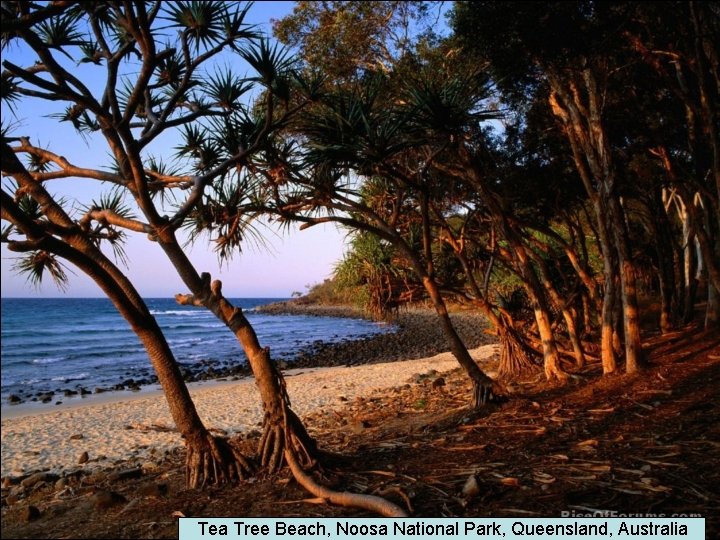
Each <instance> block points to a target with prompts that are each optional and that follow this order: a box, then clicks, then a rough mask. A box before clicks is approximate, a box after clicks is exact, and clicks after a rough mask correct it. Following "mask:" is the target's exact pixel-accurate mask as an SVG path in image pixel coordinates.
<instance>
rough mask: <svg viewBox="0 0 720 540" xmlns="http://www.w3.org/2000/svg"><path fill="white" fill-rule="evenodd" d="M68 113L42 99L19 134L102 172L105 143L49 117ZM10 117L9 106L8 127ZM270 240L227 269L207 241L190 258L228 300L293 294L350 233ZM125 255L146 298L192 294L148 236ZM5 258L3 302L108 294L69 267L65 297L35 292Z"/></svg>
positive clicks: (77, 192) (70, 194) (57, 186)
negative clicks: (89, 139)
mask: <svg viewBox="0 0 720 540" xmlns="http://www.w3.org/2000/svg"><path fill="white" fill-rule="evenodd" d="M293 5H294V3H293V2H257V3H256V4H255V5H254V6H253V8H252V10H251V12H250V22H253V23H255V24H258V25H260V26H261V27H262V28H263V29H264V30H265V31H266V32H267V33H270V20H271V19H279V18H282V17H283V16H285V15H286V14H288V13H290V12H291V11H292V7H293ZM3 56H4V57H5V58H8V59H10V60H11V61H13V62H15V63H18V64H21V65H23V64H27V61H25V62H23V54H22V51H21V50H19V49H18V48H17V47H16V48H13V49H10V50H9V51H5V52H4V53H3ZM84 69H88V70H89V69H91V67H90V66H79V67H77V69H76V74H78V75H80V76H82V73H83V70H84ZM63 108H64V106H62V107H52V106H51V105H47V104H43V103H39V102H37V101H33V103H32V105H31V106H30V105H29V104H28V105H24V104H21V105H20V106H19V108H18V110H17V112H16V117H15V120H14V123H16V124H17V128H16V129H14V130H13V131H14V132H15V133H17V134H23V135H27V136H29V137H30V138H31V139H32V140H33V142H40V143H42V144H43V145H46V146H49V147H50V148H51V149H52V150H54V151H56V152H58V153H60V154H62V155H65V156H66V157H67V158H68V159H70V160H71V161H75V162H76V163H77V164H85V165H88V164H89V165H92V166H99V165H100V163H101V161H102V160H103V159H104V156H105V155H107V150H106V148H105V147H104V146H103V145H101V144H98V145H95V144H93V143H84V142H83V141H82V139H80V138H79V137H78V136H77V135H76V134H75V132H74V131H73V130H72V129H71V128H69V127H68V126H65V125H58V123H57V122H56V121H54V120H52V119H49V118H47V116H46V115H47V114H50V113H53V112H58V111H59V110H62V109H63ZM7 112H8V111H6V110H5V108H3V115H4V117H5V118H6V121H7ZM163 144H164V145H165V147H166V148H168V149H170V148H172V146H174V144H175V142H174V141H170V140H167V141H163ZM94 184H95V183H94V182H91V181H86V180H77V179H74V180H63V181H54V182H53V183H52V184H51V185H50V186H49V187H50V190H51V192H53V193H56V194H62V195H63V196H65V197H66V198H70V199H78V200H80V201H84V202H88V200H89V198H90V197H92V196H96V195H93V193H95V191H93V190H96V187H95V185H94ZM264 236H265V238H266V240H267V244H268V247H256V246H253V245H250V244H249V245H247V246H246V247H245V248H244V249H245V252H244V253H242V254H240V255H237V256H236V257H235V258H234V259H233V260H232V261H231V262H230V263H229V265H224V266H223V267H222V268H220V267H219V265H218V262H217V258H216V256H215V255H214V254H213V253H212V251H211V250H210V249H209V248H208V247H207V244H206V243H203V242H200V243H198V244H197V245H196V246H195V247H194V248H193V249H192V250H191V252H190V255H191V259H192V260H193V262H194V263H195V264H196V267H197V268H198V270H199V271H203V272H205V271H206V272H210V273H211V274H212V276H213V277H214V278H220V279H222V280H223V284H224V291H225V293H226V294H227V295H228V296H230V297H286V296H290V294H291V293H292V292H293V291H305V287H306V285H310V284H313V283H317V282H320V281H322V280H323V279H325V278H326V277H328V276H329V275H330V274H331V272H332V267H333V265H334V263H335V262H337V261H338V260H339V259H340V258H341V257H342V253H343V249H344V238H345V233H344V232H342V231H338V230H337V229H336V228H335V226H332V225H324V226H317V227H314V228H311V229H308V230H306V231H302V232H299V231H297V229H296V228H295V229H292V230H290V231H286V232H277V231H274V230H273V229H266V230H265V232H264ZM126 252H127V254H128V258H129V260H130V261H131V266H130V268H128V269H127V271H126V273H127V274H128V276H129V277H130V278H131V279H132V280H133V281H134V283H135V284H136V286H137V288H138V290H139V291H140V293H141V294H142V295H144V296H146V297H153V296H160V297H166V296H172V295H174V294H175V293H178V292H186V290H185V287H184V286H183V285H182V283H181V281H180V279H179V278H178V277H177V275H176V273H175V270H174V269H173V268H172V266H171V265H170V264H169V263H168V262H167V259H166V258H165V257H164V255H163V254H162V253H161V252H160V249H159V247H158V246H157V245H155V244H153V243H151V242H148V241H147V240H146V239H145V238H144V237H134V238H131V239H130V241H129V242H128V244H127V249H126ZM1 256H2V275H1V281H0V286H1V291H0V294H2V296H3V297H37V296H47V297H58V296H74V297H89V296H102V291H100V289H99V288H98V287H97V286H96V285H95V284H94V283H93V282H92V281H91V280H90V279H88V278H87V277H85V276H84V275H83V274H82V273H81V272H79V271H75V270H74V269H73V268H72V267H69V266H68V270H69V271H70V272H69V275H70V283H69V287H68V289H67V291H65V292H63V291H59V290H58V289H57V288H56V287H55V285H54V284H53V283H52V282H51V281H48V282H47V283H44V284H43V285H42V287H41V288H40V289H39V290H38V289H35V288H34V287H33V286H31V285H30V284H28V283H27V281H26V279H25V277H24V276H18V275H16V274H15V273H14V271H13V269H12V265H13V258H14V257H15V255H14V254H12V253H10V252H9V251H8V250H7V249H6V247H5V246H4V245H3V246H2V248H1ZM71 272H74V273H71Z"/></svg>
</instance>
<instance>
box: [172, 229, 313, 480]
mask: <svg viewBox="0 0 720 540" xmlns="http://www.w3.org/2000/svg"><path fill="white" fill-rule="evenodd" d="M158 241H159V243H160V245H161V247H162V249H163V251H165V254H166V255H167V256H168V258H169V259H170V262H171V263H172V264H173V266H174V267H175V269H176V270H177V272H178V274H179V275H180V277H181V278H182V280H183V282H184V283H185V285H186V286H187V287H188V289H190V291H191V294H189V295H185V294H178V295H176V296H175V299H176V300H177V301H178V303H180V304H184V305H194V306H202V307H205V308H207V309H209V310H210V311H211V312H212V313H213V314H214V315H215V316H216V317H217V318H218V319H219V320H220V321H221V322H222V323H223V324H224V325H225V326H227V327H228V328H229V329H230V331H231V332H232V333H233V334H234V335H235V337H236V338H237V340H238V342H239V343H240V345H241V346H242V348H243V350H244V352H245V355H246V356H247V359H248V363H249V364H250V368H251V370H252V372H253V375H254V377H255V381H256V384H257V386H258V389H259V391H260V396H261V399H262V401H263V409H264V412H265V418H264V421H263V436H262V437H261V439H260V445H259V447H258V455H259V457H260V465H261V466H262V467H263V468H265V469H266V470H267V471H268V472H274V471H277V470H278V469H279V468H281V467H282V465H283V463H284V452H285V450H286V447H285V441H286V440H291V441H293V442H294V443H297V448H293V449H290V450H291V451H297V452H298V457H299V458H300V459H301V460H302V462H303V463H305V464H307V463H310V462H313V461H314V457H315V453H316V451H317V448H316V444H315V441H314V440H313V439H312V438H311V437H310V436H309V435H308V433H307V431H306V430H305V427H304V426H303V424H302V422H301V421H300V419H299V418H298V417H297V415H295V413H294V412H293V411H292V410H291V409H290V401H289V399H288V396H287V392H286V390H285V386H284V381H283V378H282V375H281V374H280V372H279V371H278V369H277V368H276V366H275V365H274V363H273V361H272V359H271V358H270V351H269V349H264V348H262V347H261V346H260V342H259V341H258V338H257V334H256V333H255V330H254V329H253V327H252V325H251V324H250V322H249V321H248V320H247V318H246V317H245V315H244V314H243V312H242V309H240V308H238V307H235V306H233V305H232V304H231V303H230V302H229V301H228V300H227V299H226V298H225V296H223V294H222V283H221V282H220V281H218V280H216V281H214V282H212V283H211V278H210V274H206V273H204V274H202V276H199V275H198V274H197V271H196V270H195V267H194V266H193V265H192V263H191V262H190V261H189V259H188V258H187V255H186V254H185V252H184V251H183V250H182V249H181V248H180V245H179V243H178V242H177V239H176V238H175V234H174V233H173V232H172V231H171V230H169V228H165V229H161V230H160V231H159V233H158ZM287 430H290V431H291V432H292V433H286V431H287Z"/></svg>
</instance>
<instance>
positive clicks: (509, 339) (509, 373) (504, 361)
mask: <svg viewBox="0 0 720 540" xmlns="http://www.w3.org/2000/svg"><path fill="white" fill-rule="evenodd" d="M499 338H500V364H499V366H498V377H499V378H500V379H504V380H506V379H510V378H515V377H519V376H522V375H525V374H527V373H530V372H532V371H535V370H536V369H537V365H536V364H535V363H534V362H533V361H532V358H531V357H530V354H529V353H528V347H527V345H525V344H524V343H522V342H521V341H520V340H521V339H522V338H520V337H519V336H517V335H515V334H514V333H513V332H512V331H510V330H505V331H502V332H499Z"/></svg>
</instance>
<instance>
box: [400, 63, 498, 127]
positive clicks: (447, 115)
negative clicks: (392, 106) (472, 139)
mask: <svg viewBox="0 0 720 540" xmlns="http://www.w3.org/2000/svg"><path fill="white" fill-rule="evenodd" d="M405 90H406V97H407V99H406V108H405V112H406V114H407V117H408V118H409V119H410V122H411V124H412V125H413V127H415V128H416V129H417V130H418V136H419V137H421V138H424V137H426V136H427V135H428V133H434V134H437V135H440V136H445V137H451V138H453V140H457V139H458V138H461V137H465V136H466V135H468V134H470V133H471V132H476V131H477V130H478V129H479V126H480V124H481V123H482V122H485V121H488V120H493V119H497V118H500V117H501V115H500V114H499V113H498V111H496V110H490V109H489V108H487V107H484V106H483V101H485V100H487V99H488V98H489V97H490V93H489V89H488V86H487V84H486V79H485V78H484V77H483V76H482V74H470V75H467V76H451V77H447V78H445V77H441V78H438V77H437V76H436V75H427V74H425V75H421V77H419V78H418V79H416V80H413V81H410V82H409V83H408V84H407V85H406V89H405Z"/></svg>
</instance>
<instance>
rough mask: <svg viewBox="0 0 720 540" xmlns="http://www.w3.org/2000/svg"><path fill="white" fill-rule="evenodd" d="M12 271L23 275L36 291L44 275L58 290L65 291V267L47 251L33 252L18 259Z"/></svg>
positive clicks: (66, 277)
mask: <svg viewBox="0 0 720 540" xmlns="http://www.w3.org/2000/svg"><path fill="white" fill-rule="evenodd" d="M13 269H14V270H15V271H16V272H18V273H19V274H25V275H26V277H27V280H28V282H29V283H30V284H31V285H32V286H33V287H35V288H36V289H39V288H40V285H41V284H42V280H43V277H45V275H46V274H48V275H49V276H50V278H51V279H52V280H53V282H54V283H55V285H56V286H57V287H58V289H60V290H62V291H65V290H66V289H67V285H68V276H67V273H66V272H65V266H64V265H63V264H62V263H61V262H60V260H59V259H58V258H57V257H56V256H55V255H53V254H52V253H49V252H47V251H44V250H38V251H33V252H31V253H27V254H26V255H24V256H22V257H18V258H17V259H16V261H15V263H14V265H13Z"/></svg>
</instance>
